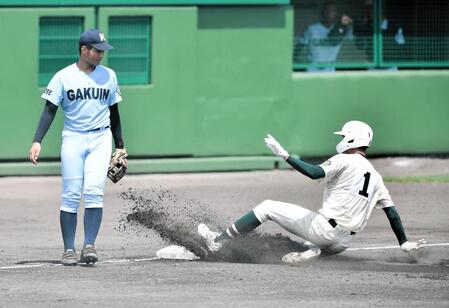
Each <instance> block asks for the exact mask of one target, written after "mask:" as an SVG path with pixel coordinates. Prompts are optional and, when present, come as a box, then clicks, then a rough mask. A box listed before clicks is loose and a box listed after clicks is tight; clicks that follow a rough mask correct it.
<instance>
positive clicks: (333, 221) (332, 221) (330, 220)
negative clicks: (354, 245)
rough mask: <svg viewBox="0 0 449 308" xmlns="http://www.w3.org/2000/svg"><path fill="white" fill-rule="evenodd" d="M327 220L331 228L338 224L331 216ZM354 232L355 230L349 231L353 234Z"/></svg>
mask: <svg viewBox="0 0 449 308" xmlns="http://www.w3.org/2000/svg"><path fill="white" fill-rule="evenodd" d="M328 222H329V224H330V225H331V226H332V228H335V227H336V226H338V224H337V222H336V221H335V220H334V219H333V218H331V219H329V220H328ZM354 234H355V232H354V231H351V235H354Z"/></svg>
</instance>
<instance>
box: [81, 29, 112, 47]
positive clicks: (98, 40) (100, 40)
mask: <svg viewBox="0 0 449 308" xmlns="http://www.w3.org/2000/svg"><path fill="white" fill-rule="evenodd" d="M80 45H90V46H92V47H94V48H95V49H98V50H109V49H113V48H114V47H112V46H111V45H109V44H108V43H107V42H106V37H105V36H104V33H103V32H101V31H100V30H98V29H90V30H87V31H84V32H83V34H81V36H80Z"/></svg>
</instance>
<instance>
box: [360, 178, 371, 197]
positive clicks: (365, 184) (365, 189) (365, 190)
mask: <svg viewBox="0 0 449 308" xmlns="http://www.w3.org/2000/svg"><path fill="white" fill-rule="evenodd" d="M363 176H364V177H365V182H363V189H362V190H359V195H362V196H364V197H367V198H368V185H369V179H370V177H371V173H369V172H367V173H365V174H364V175H363Z"/></svg>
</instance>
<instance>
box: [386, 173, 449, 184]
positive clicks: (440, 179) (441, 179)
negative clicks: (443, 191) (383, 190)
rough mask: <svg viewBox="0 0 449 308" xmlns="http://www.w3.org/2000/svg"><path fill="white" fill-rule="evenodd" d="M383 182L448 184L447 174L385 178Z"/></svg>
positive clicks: (448, 177) (448, 176)
mask: <svg viewBox="0 0 449 308" xmlns="http://www.w3.org/2000/svg"><path fill="white" fill-rule="evenodd" d="M384 181H385V182H390V183H449V174H439V175H420V176H386V177H384Z"/></svg>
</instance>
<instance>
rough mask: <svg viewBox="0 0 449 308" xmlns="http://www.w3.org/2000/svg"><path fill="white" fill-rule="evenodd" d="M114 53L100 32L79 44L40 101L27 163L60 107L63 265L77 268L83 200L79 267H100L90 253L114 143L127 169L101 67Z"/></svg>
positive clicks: (109, 79) (113, 97)
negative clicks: (41, 107)
mask: <svg viewBox="0 0 449 308" xmlns="http://www.w3.org/2000/svg"><path fill="white" fill-rule="evenodd" d="M112 48H113V47H112V46H111V45H109V44H108V43H107V42H106V39H105V36H104V34H103V33H102V32H100V31H99V30H96V29H91V30H88V31H86V32H84V33H83V34H82V35H81V37H80V40H79V59H78V61H77V62H76V63H74V64H72V65H69V66H67V67H66V68H64V69H62V70H60V71H59V72H57V73H56V74H55V75H54V77H53V78H52V80H51V81H50V83H49V84H48V86H47V88H46V89H45V91H44V93H43V94H42V98H43V99H44V100H45V101H46V103H45V107H44V110H43V112H42V115H41V118H40V121H39V124H38V127H37V130H36V134H35V137H34V140H33V144H32V146H31V149H30V152H29V157H30V160H31V162H32V163H33V164H36V163H37V161H38V158H39V154H40V152H41V142H42V139H43V138H44V136H45V134H46V132H47V130H48V128H49V127H50V125H51V123H52V121H53V119H54V117H55V114H56V111H57V109H58V107H61V108H62V111H63V112H64V129H63V132H62V147H61V169H62V180H63V188H62V199H61V211H60V223H61V231H62V238H63V241H64V253H63V255H62V259H61V262H62V264H64V265H76V264H77V262H78V260H77V256H76V250H75V233H76V224H77V212H78V208H79V205H80V200H81V196H83V197H84V205H85V211H84V233H85V234H84V246H83V249H82V251H81V257H80V262H83V263H95V262H96V261H98V256H97V252H96V250H95V248H94V244H95V239H96V237H97V234H98V231H99V229H100V224H101V220H102V215H103V190H104V186H105V181H106V175H107V172H108V167H109V161H110V158H111V148H112V137H113V138H114V142H115V148H116V151H115V152H114V154H116V153H121V154H124V156H125V158H124V159H123V161H122V162H123V164H124V165H127V161H126V150H125V148H124V144H123V139H122V133H121V124H120V116H119V111H118V104H117V103H118V102H120V101H121V100H122V97H121V94H120V91H119V87H118V85H117V78H116V75H115V73H114V71H113V70H111V69H109V68H107V67H105V66H102V65H100V62H101V60H102V58H103V56H104V51H105V50H109V49H112Z"/></svg>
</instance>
